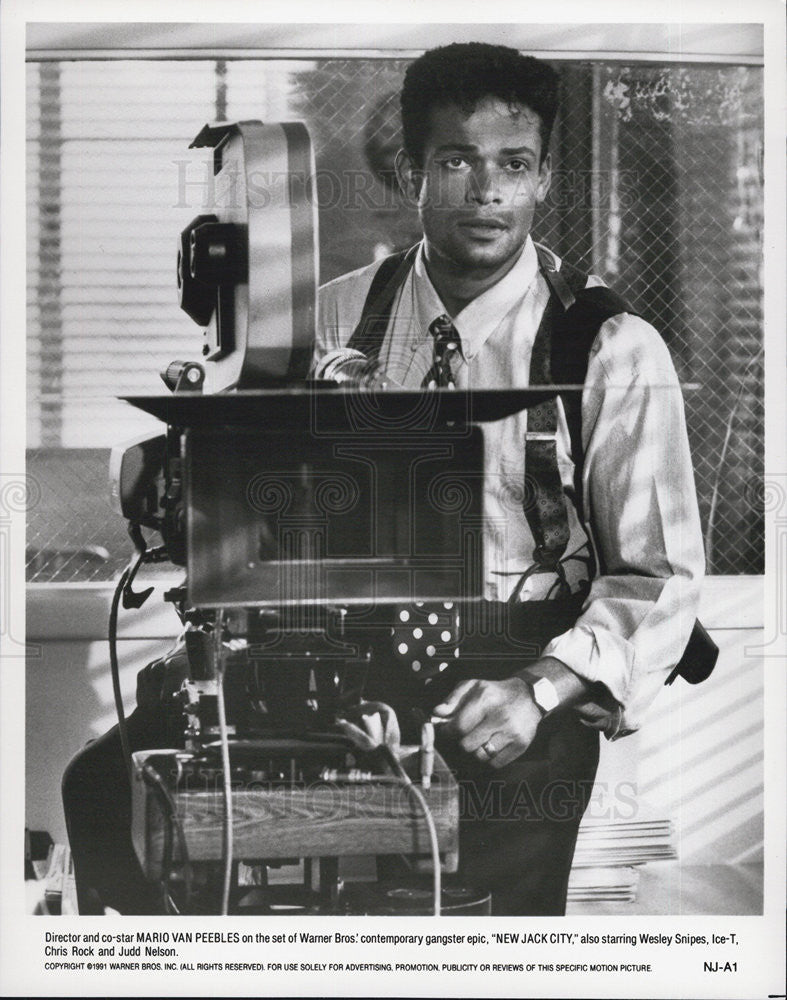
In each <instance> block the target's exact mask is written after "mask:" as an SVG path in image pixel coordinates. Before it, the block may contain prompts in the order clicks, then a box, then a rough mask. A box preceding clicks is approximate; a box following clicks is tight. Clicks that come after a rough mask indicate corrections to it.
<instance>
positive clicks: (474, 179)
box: [468, 163, 500, 205]
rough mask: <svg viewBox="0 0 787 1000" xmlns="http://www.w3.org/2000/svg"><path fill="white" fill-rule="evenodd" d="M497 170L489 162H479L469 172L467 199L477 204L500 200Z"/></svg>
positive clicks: (488, 203) (487, 203) (492, 202)
mask: <svg viewBox="0 0 787 1000" xmlns="http://www.w3.org/2000/svg"><path fill="white" fill-rule="evenodd" d="M499 180H500V179H499V177H498V174H497V170H496V169H495V168H494V167H492V166H490V165H489V164H484V163H482V164H479V165H478V166H477V167H476V168H475V170H473V171H472V173H471V174H470V186H469V190H468V195H469V200H470V201H474V202H477V203H478V204H479V205H492V204H494V203H495V202H499V201H500V184H499Z"/></svg>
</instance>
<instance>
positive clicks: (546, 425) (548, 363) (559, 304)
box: [517, 248, 587, 590]
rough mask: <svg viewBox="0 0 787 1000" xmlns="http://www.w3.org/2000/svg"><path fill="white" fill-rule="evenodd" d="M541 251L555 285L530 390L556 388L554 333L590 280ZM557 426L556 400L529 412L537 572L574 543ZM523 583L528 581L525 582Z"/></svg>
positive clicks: (527, 500) (528, 496) (530, 508)
mask: <svg viewBox="0 0 787 1000" xmlns="http://www.w3.org/2000/svg"><path fill="white" fill-rule="evenodd" d="M538 251H539V254H538V256H539V264H540V265H541V269H542V271H544V272H546V271H547V269H548V270H549V272H551V280H550V277H547V281H549V283H550V288H551V290H552V292H553V294H551V295H550V296H549V299H548V301H547V305H546V308H545V309H544V313H543V315H542V317H541V322H540V323H539V326H538V330H537V331H536V336H535V339H534V341H533V347H532V351H531V355H530V375H529V378H528V382H529V383H530V385H553V384H554V383H555V379H554V376H553V372H552V353H553V352H552V341H553V337H552V333H553V329H554V327H555V324H556V323H557V322H558V321H559V318H560V317H561V316H562V315H564V314H565V313H566V312H567V311H568V309H570V308H572V307H573V305H574V304H575V302H576V295H577V293H579V291H580V290H581V288H582V287H584V284H585V282H586V280H587V279H586V277H585V275H583V274H581V273H580V272H579V271H576V270H575V269H574V268H571V269H568V268H567V269H566V273H565V274H560V272H559V271H557V270H555V268H554V266H553V265H552V261H551V259H549V258H547V254H546V252H545V251H543V250H541V248H538ZM553 282H554V284H553ZM555 286H556V287H555ZM557 425H558V419H557V399H556V398H554V399H547V400H544V402H543V403H538V404H537V405H536V406H531V407H530V408H529V409H528V411H527V433H526V435H525V483H524V502H523V509H524V514H525V518H526V520H527V523H528V525H529V526H530V532H531V534H532V535H533V540H534V541H535V543H536V546H535V549H534V550H533V561H534V564H535V566H534V569H535V570H536V571H537V570H538V569H547V570H552V569H556V568H557V567H558V564H559V562H560V558H561V557H562V556H563V555H564V553H565V551H566V547H567V546H568V540H569V527H568V511H567V508H566V498H565V495H564V493H563V483H562V480H561V478H560V469H559V468H558V462H557V445H556V435H557ZM523 583H524V579H523V580H521V581H520V584H523ZM518 589H519V588H517V590H518Z"/></svg>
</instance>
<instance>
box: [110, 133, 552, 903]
mask: <svg viewBox="0 0 787 1000" xmlns="http://www.w3.org/2000/svg"><path fill="white" fill-rule="evenodd" d="M193 145H196V146H204V147H207V148H211V149H212V150H213V166H214V186H215V204H216V206H217V208H216V212H215V214H211V215H201V216H198V217H197V218H196V219H195V220H194V221H193V222H192V223H191V224H190V225H189V226H188V227H187V228H186V229H185V230H184V231H183V233H182V234H181V237H180V246H179V252H178V290H179V295H180V304H181V306H182V308H183V309H184V310H185V311H186V312H187V313H188V314H189V316H191V317H192V319H194V320H195V322H196V323H198V324H199V325H200V326H202V327H203V328H204V333H203V343H202V360H201V362H199V363H197V362H174V363H173V364H171V365H170V366H169V367H168V369H167V370H166V371H165V372H164V373H162V378H163V380H164V382H165V383H166V385H167V388H168V390H169V393H168V394H166V395H162V396H147V397H133V398H131V397H129V398H128V401H129V402H130V403H131V404H133V405H134V406H136V407H139V408H141V409H143V410H145V411H147V412H149V413H152V414H154V415H155V416H156V417H158V418H159V419H161V421H162V422H163V423H164V424H165V425H166V430H165V431H164V432H163V433H161V434H159V435H152V436H149V437H146V438H143V439H140V440H138V441H135V442H132V443H127V444H125V445H123V446H121V447H119V448H117V449H116V450H115V451H114V453H113V457H112V470H111V479H112V484H113V486H112V488H113V493H114V497H115V500H116V504H117V506H118V508H119V510H120V511H121V513H122V514H123V516H124V517H125V518H126V520H127V521H128V522H129V530H130V533H131V536H132V538H133V540H134V543H135V547H136V549H137V555H136V559H135V561H134V563H133V564H132V565H131V566H130V567H129V569H128V570H127V572H126V574H125V575H124V579H123V580H121V583H120V586H121V589H122V595H123V596H122V600H123V604H124V606H125V607H134V606H139V605H140V604H141V602H142V601H143V600H144V599H145V597H146V596H147V593H148V592H143V593H141V594H138V593H137V592H136V591H134V589H133V587H132V584H133V580H134V577H135V574H136V572H137V569H138V567H139V566H140V565H141V564H142V563H144V562H147V561H155V560H158V559H168V560H169V561H171V562H173V563H175V564H176V565H179V566H182V567H184V568H185V570H186V575H185V583H184V584H183V585H182V586H180V587H175V588H173V589H172V590H171V591H170V592H169V593H168V594H167V599H168V600H170V601H172V603H173V604H174V606H175V607H176V609H177V610H178V613H179V615H180V617H181V619H182V621H183V623H184V627H185V632H184V644H185V648H184V653H183V657H182V660H181V662H183V663H185V669H184V671H183V673H184V676H183V678H182V683H181V684H180V686H179V688H178V689H177V690H176V691H175V692H173V698H172V704H171V708H170V711H169V713H168V729H169V734H168V736H169V740H170V741H171V747H170V748H169V749H167V750H164V751H155V752H153V751H150V752H141V753H136V754H133V755H131V753H130V751H129V752H128V756H129V768H130V774H131V782H132V800H133V836H134V844H135V849H136V852H137V854H138V856H139V859H140V861H141V863H142V866H143V869H144V871H145V873H146V875H147V877H148V878H149V879H151V880H155V881H158V882H159V883H160V884H161V885H162V888H163V890H164V892H163V899H164V900H165V903H166V905H168V906H169V905H171V906H174V907H177V908H178V910H179V911H181V912H183V911H189V910H191V909H194V908H195V907H196V908H199V907H201V906H202V907H205V906H207V907H214V908H215V909H217V910H218V909H220V910H222V911H223V912H226V911H227V910H228V909H230V908H237V907H238V906H239V905H240V904H239V902H238V901H239V900H240V899H241V898H248V895H249V892H248V891H247V890H248V887H247V890H244V889H243V888H242V887H241V886H240V884H239V881H242V880H243V879H242V878H240V875H239V873H241V874H242V873H243V872H244V871H245V872H246V880H247V881H248V880H249V878H251V881H253V882H255V883H256V887H255V889H254V890H253V893H252V895H253V897H254V899H255V902H254V904H253V905H254V906H255V907H256V912H278V911H280V910H281V911H286V912H301V913H302V912H326V911H328V912H391V913H395V912H408V908H409V911H410V912H432V910H433V909H434V908H436V909H438V910H439V909H440V908H442V909H444V910H447V911H449V912H485V909H486V908H487V907H488V895H485V894H484V893H483V892H481V893H475V892H474V891H471V890H470V889H468V888H467V887H465V886H461V885H450V884H448V883H446V884H444V885H441V878H440V876H441V871H445V872H446V873H450V872H451V871H453V870H455V868H456V858H457V845H458V789H457V785H456V782H455V780H454V778H453V776H452V774H451V772H450V771H449V769H448V768H447V767H446V766H445V764H444V762H443V760H442V758H441V757H440V755H439V754H438V753H437V752H435V750H434V746H433V731H432V728H431V722H430V721H429V715H428V708H429V704H430V702H431V704H434V703H435V702H436V701H437V700H438V696H437V692H438V691H439V690H440V687H441V678H442V677H443V676H444V675H445V676H448V675H449V674H450V669H449V668H450V666H451V665H452V663H453V661H454V659H455V658H456V657H457V656H458V647H457V642H458V608H459V604H460V602H468V601H470V602H472V601H473V600H476V599H478V598H479V597H480V594H481V583H480V573H481V570H480V565H481V560H480V537H481V536H480V530H481V490H480V487H481V471H482V457H483V441H482V433H481V430H480V428H479V426H478V423H479V421H483V420H489V419H499V418H500V417H502V416H505V415H507V414H509V413H511V412H515V411H516V410H518V409H521V408H523V407H524V406H526V405H527V403H528V400H529V399H530V398H531V397H532V396H533V395H534V392H530V391H529V390H528V391H499V392H491V391H490V392H480V393H474V394H473V397H472V399H471V398H470V397H469V395H466V394H465V393H463V392H447V393H444V392H439V391H438V392H434V393H422V392H412V391H406V390H402V389H398V388H395V387H391V386H387V385H384V383H383V382H382V381H381V380H380V379H378V378H377V376H376V373H375V372H374V370H373V369H371V368H370V367H369V366H368V365H367V364H365V363H364V359H363V357H362V356H361V357H359V356H358V355H357V352H356V353H354V352H344V353H343V354H341V352H340V355H339V356H332V357H331V358H330V359H329V361H330V363H329V364H328V365H327V366H326V365H323V366H322V368H323V371H322V372H321V373H318V375H320V374H321V375H322V377H321V378H317V379H312V380H311V381H307V377H308V375H309V368H310V363H311V344H312V340H313V334H314V311H315V295H316V270H317V269H316V216H315V208H314V204H313V198H312V192H311V190H310V183H311V180H312V178H313V177H314V169H313V158H312V152H311V145H310V141H309V136H308V133H307V131H306V129H305V127H304V126H303V125H301V124H277V125H262V124H261V123H259V122H240V123H238V124H234V125H221V126H206V127H205V128H204V129H203V130H202V131H201V132H200V134H199V135H198V136H197V138H196V140H195V142H194V144H193ZM380 388H385V389H386V391H385V392H377V391H374V390H377V389H380ZM369 390H373V391H369ZM539 392H540V393H541V394H542V395H543V392H544V390H538V391H536V394H538V393H539ZM143 529H148V530H149V529H153V530H154V531H156V532H158V533H159V534H160V536H161V539H162V542H163V544H162V545H160V546H159V547H158V548H154V549H152V550H149V549H148V548H147V543H146V539H145V535H144V534H143ZM391 693H392V694H393V700H395V698H396V697H398V696H403V697H405V698H406V700H407V701H408V703H409V704H410V705H411V706H412V707H413V708H414V714H412V715H408V716H407V717H402V716H400V722H401V725H402V736H403V737H404V738H405V740H404V742H403V743H402V745H401V747H400V748H398V749H395V748H392V747H391V746H389V745H388V744H387V743H386V741H385V740H381V739H380V738H379V733H377V732H376V729H375V727H377V728H378V729H379V727H380V725H381V723H378V721H377V720H376V718H375V713H374V712H371V716H370V713H369V711H368V707H369V702H368V699H369V698H372V699H374V705H373V706H372V707H373V708H374V706H375V705H377V703H378V700H379V701H387V700H389V699H388V695H389V694H391ZM419 705H421V706H422V709H421V710H420V711H419ZM382 711H383V713H385V709H384V708H383V709H382ZM364 716H366V718H367V719H370V721H369V723H368V725H367V726H364V725H363V724H362V720H363V718H364ZM127 749H128V748H127ZM383 856H384V857H387V858H390V857H391V856H407V858H408V859H409V867H410V868H411V869H412V870H413V871H414V872H415V873H416V874H415V875H414V877H413V880H407V879H405V880H402V879H401V878H400V879H399V881H397V882H395V883H394V884H392V885H386V884H382V883H380V884H378V885H376V886H375V889H374V891H372V890H371V888H370V887H369V886H368V885H367V886H366V887H364V888H361V889H358V888H356V889H355V890H354V889H353V887H352V886H351V885H349V884H347V885H345V884H344V881H343V878H342V866H344V865H346V864H347V863H348V862H346V861H344V860H343V859H346V858H348V857H353V858H358V857H367V858H374V857H383ZM295 860H298V861H299V865H300V866H299V868H298V873H299V880H300V881H299V883H298V884H288V885H286V886H275V885H273V884H271V883H272V882H273V881H275V873H276V872H277V870H278V869H279V868H281V866H282V864H283V863H284V862H292V861H295ZM240 863H243V864H240ZM249 872H253V873H254V874H253V875H252V876H249V874H248V873H249ZM418 872H422V873H423V872H427V873H428V874H426V875H423V874H422V875H421V876H420V878H419V876H418ZM424 879H426V883H425V884H423V880H424ZM244 892H245V896H244ZM206 899H207V900H208V902H207V903H206V902H205V900H206Z"/></svg>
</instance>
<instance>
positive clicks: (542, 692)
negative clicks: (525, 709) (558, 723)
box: [533, 677, 559, 712]
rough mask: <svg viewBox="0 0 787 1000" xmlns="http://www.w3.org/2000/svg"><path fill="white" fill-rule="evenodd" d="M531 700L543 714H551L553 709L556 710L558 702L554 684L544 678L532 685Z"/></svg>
mask: <svg viewBox="0 0 787 1000" xmlns="http://www.w3.org/2000/svg"><path fill="white" fill-rule="evenodd" d="M533 698H534V700H535V702H536V704H537V705H538V706H539V708H542V709H543V710H544V712H551V711H552V709H553V708H557V706H558V702H559V699H558V696H557V691H556V690H555V686H554V684H553V683H552V681H550V680H547V678H546V677H542V678H541V679H540V680H538V681H536V683H535V684H534V685H533Z"/></svg>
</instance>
